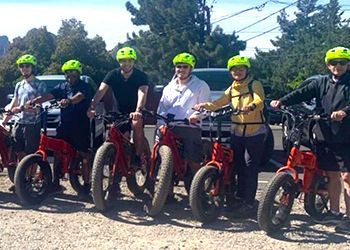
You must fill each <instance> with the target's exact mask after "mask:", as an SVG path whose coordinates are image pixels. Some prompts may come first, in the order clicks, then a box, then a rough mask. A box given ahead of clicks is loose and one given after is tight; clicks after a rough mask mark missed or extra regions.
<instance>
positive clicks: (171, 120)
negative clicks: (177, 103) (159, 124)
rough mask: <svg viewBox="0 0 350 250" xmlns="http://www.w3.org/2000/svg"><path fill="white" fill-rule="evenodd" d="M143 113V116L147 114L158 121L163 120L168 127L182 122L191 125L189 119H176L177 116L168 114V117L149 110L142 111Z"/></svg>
mask: <svg viewBox="0 0 350 250" xmlns="http://www.w3.org/2000/svg"><path fill="white" fill-rule="evenodd" d="M141 113H142V114H145V115H150V116H152V117H155V118H156V119H157V120H163V121H164V122H165V123H166V124H167V125H168V124H170V123H175V122H181V123H184V124H186V125H189V124H190V122H189V120H188V119H187V118H185V119H174V117H175V115H173V114H168V115H167V116H162V115H160V114H157V113H155V112H153V111H150V110H147V109H142V110H141Z"/></svg>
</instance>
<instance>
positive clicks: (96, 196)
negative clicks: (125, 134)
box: [91, 142, 118, 212]
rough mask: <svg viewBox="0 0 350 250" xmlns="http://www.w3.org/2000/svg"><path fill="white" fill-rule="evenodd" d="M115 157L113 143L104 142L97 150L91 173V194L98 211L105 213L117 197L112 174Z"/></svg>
mask: <svg viewBox="0 0 350 250" xmlns="http://www.w3.org/2000/svg"><path fill="white" fill-rule="evenodd" d="M116 155H117V152H116V149H115V147H114V145H113V143H110V142H105V143H103V144H102V146H101V147H100V148H99V149H98V150H97V152H96V155H95V160H94V163H93V167H92V173H91V193H92V198H93V200H94V203H95V206H96V208H97V210H99V211H102V212H104V211H107V210H108V209H110V208H111V207H112V201H113V199H114V198H115V197H116V195H117V185H118V183H117V181H116V175H113V174H112V171H113V165H114V159H115V157H116Z"/></svg>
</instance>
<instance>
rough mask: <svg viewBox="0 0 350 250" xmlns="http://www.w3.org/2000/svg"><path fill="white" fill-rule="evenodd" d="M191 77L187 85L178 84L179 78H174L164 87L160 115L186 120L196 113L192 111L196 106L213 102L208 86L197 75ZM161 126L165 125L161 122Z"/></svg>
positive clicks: (159, 108)
mask: <svg viewBox="0 0 350 250" xmlns="http://www.w3.org/2000/svg"><path fill="white" fill-rule="evenodd" d="M190 77H191V78H190V79H189V81H188V82H187V83H186V84H185V85H180V84H178V83H177V78H174V79H173V80H171V81H170V82H169V83H168V85H167V86H165V87H164V90H163V95H162V97H161V99H160V102H159V105H158V114H160V115H163V116H166V115H167V114H174V115H175V118H174V119H185V118H189V117H190V116H191V115H192V114H193V113H194V112H195V111H194V110H193V109H192V108H193V107H194V105H195V104H198V103H202V102H209V101H211V98H210V88H209V86H208V84H207V83H206V82H205V81H203V80H201V79H199V78H198V77H196V76H195V75H192V76H190ZM160 124H163V123H162V122H161V121H159V122H158V125H160Z"/></svg>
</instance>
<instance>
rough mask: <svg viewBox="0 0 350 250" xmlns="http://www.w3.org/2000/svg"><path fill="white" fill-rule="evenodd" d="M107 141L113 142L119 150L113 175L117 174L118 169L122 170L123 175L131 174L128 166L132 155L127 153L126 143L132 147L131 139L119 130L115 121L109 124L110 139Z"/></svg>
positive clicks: (117, 150)
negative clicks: (125, 149)
mask: <svg viewBox="0 0 350 250" xmlns="http://www.w3.org/2000/svg"><path fill="white" fill-rule="evenodd" d="M106 142H111V143H113V145H114V147H115V149H116V152H117V154H116V157H115V158H114V163H113V169H112V176H115V174H116V173H117V171H120V173H121V174H122V176H129V175H130V174H131V173H130V171H131V169H130V168H129V167H128V166H129V160H130V155H128V154H126V153H125V151H124V145H127V146H128V147H131V146H132V144H131V142H130V141H129V139H128V138H127V137H126V136H124V135H123V134H122V133H121V132H120V131H119V129H118V128H117V126H116V124H115V123H113V124H111V125H109V129H108V139H107V140H106Z"/></svg>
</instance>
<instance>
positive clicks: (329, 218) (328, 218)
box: [314, 211, 344, 224]
mask: <svg viewBox="0 0 350 250" xmlns="http://www.w3.org/2000/svg"><path fill="white" fill-rule="evenodd" d="M343 217H344V214H342V213H338V214H334V213H333V212H332V211H328V212H327V213H324V214H323V215H322V216H321V217H320V218H315V219H314V221H315V222H316V223H319V224H337V223H340V222H341V221H342V219H343Z"/></svg>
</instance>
